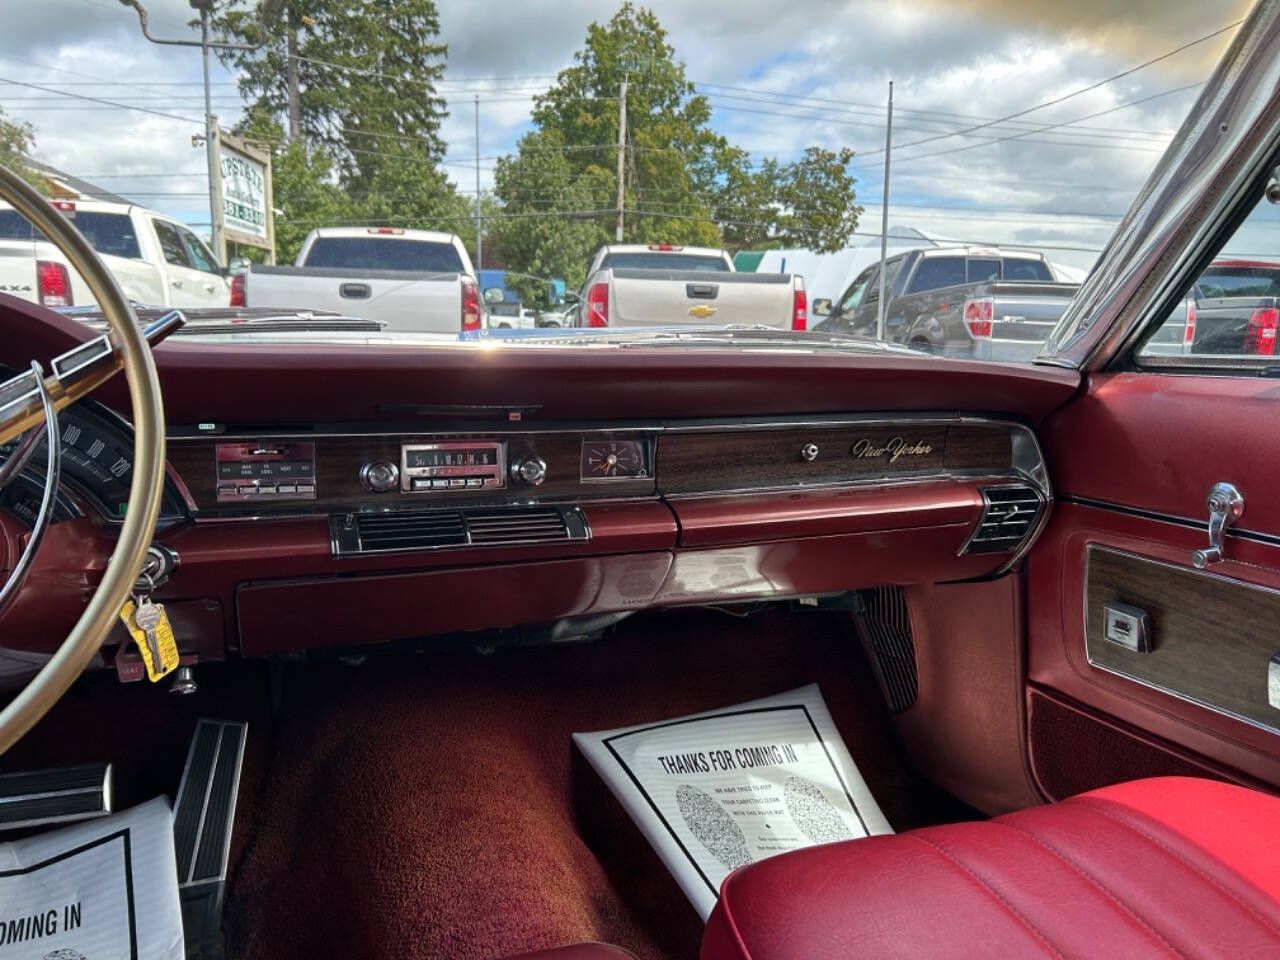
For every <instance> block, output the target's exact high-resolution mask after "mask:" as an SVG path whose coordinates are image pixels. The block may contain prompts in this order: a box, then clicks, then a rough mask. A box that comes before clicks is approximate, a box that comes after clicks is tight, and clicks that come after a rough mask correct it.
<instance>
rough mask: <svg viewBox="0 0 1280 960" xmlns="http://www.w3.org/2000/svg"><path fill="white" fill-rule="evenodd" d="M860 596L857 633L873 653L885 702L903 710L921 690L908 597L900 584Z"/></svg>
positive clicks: (867, 648) (897, 710)
mask: <svg viewBox="0 0 1280 960" xmlns="http://www.w3.org/2000/svg"><path fill="white" fill-rule="evenodd" d="M861 597H862V607H863V608H862V612H861V613H860V614H859V615H858V616H857V617H856V618H855V623H856V625H857V628H858V635H859V637H860V638H861V639H862V645H863V646H864V647H865V648H866V651H867V653H868V654H869V655H870V657H871V667H872V671H873V672H874V673H875V675H876V681H877V682H878V683H879V684H880V692H881V693H882V694H883V695H884V700H885V703H886V704H888V706H889V709H890V710H892V711H893V712H894V713H901V712H902V711H903V710H906V709H907V708H908V707H910V706H911V705H912V704H913V703H915V702H916V693H917V691H918V690H919V674H918V673H917V670H916V647H915V643H914V642H913V641H912V639H911V618H910V616H909V615H908V613H907V600H906V597H904V596H903V595H902V591H901V590H900V589H898V588H897V587H879V588H877V589H875V590H866V591H864V592H863V593H862V594H861Z"/></svg>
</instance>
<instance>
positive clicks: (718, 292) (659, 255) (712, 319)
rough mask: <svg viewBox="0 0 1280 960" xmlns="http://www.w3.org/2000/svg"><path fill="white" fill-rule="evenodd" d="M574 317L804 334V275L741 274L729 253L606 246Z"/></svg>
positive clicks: (612, 323) (583, 322)
mask: <svg viewBox="0 0 1280 960" xmlns="http://www.w3.org/2000/svg"><path fill="white" fill-rule="evenodd" d="M578 301H579V302H578V304H577V310H576V312H575V313H574V319H573V325H574V326H580V327H669V326H674V325H680V324H690V325H698V326H706V325H715V326H723V325H727V324H736V325H743V326H764V327H775V328H781V329H788V330H804V329H805V328H806V326H807V325H808V309H809V301H808V297H807V295H806V294H805V289H804V278H803V277H799V276H793V275H792V274H788V273H737V272H736V271H735V270H734V268H733V258H732V257H730V256H729V254H728V252H727V251H725V250H715V249H712V248H710V247H681V246H676V245H672V244H620V243H619V244H607V245H605V246H603V247H601V248H600V249H599V250H598V251H596V255H595V257H594V258H593V259H592V261H591V266H590V267H589V268H588V270H587V282H586V283H585V284H584V285H583V288H582V294H581V296H580V297H579V298H578Z"/></svg>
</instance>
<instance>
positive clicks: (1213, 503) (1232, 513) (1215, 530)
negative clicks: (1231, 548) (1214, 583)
mask: <svg viewBox="0 0 1280 960" xmlns="http://www.w3.org/2000/svg"><path fill="white" fill-rule="evenodd" d="M1205 503H1206V504H1207V505H1208V507H1209V546H1208V547H1206V548H1205V549H1204V550H1194V551H1192V553H1191V565H1192V566H1193V567H1195V568H1196V569H1197V570H1203V569H1204V568H1205V567H1207V566H1208V565H1209V564H1211V563H1217V562H1218V561H1219V560H1221V559H1222V557H1223V552H1222V551H1223V543H1222V538H1223V536H1224V535H1225V534H1226V532H1227V527H1229V526H1231V524H1233V523H1235V522H1236V521H1237V520H1239V519H1240V516H1241V514H1243V513H1244V496H1243V495H1242V494H1241V493H1240V491H1239V490H1237V489H1236V488H1235V485H1234V484H1230V483H1215V484H1214V485H1213V487H1212V488H1211V489H1210V490H1209V496H1208V497H1207V498H1206V499H1205Z"/></svg>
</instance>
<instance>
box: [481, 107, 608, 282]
mask: <svg viewBox="0 0 1280 960" xmlns="http://www.w3.org/2000/svg"><path fill="white" fill-rule="evenodd" d="M564 147H565V143H564V136H563V134H561V132H560V131H559V130H558V129H556V128H554V127H552V128H549V129H543V130H538V131H534V132H533V133H529V134H526V135H525V136H524V137H523V138H522V139H521V141H520V153H519V155H518V156H517V157H502V158H499V160H498V163H497V167H496V169H495V171H494V187H495V192H496V193H497V195H498V196H499V197H501V198H502V214H501V216H500V217H499V218H498V219H496V220H495V221H494V224H493V228H492V237H493V246H495V247H496V248H497V249H496V250H495V253H496V254H497V256H498V257H499V258H501V260H502V262H503V263H504V264H506V265H507V266H508V267H509V268H511V269H513V270H516V271H518V272H519V274H520V275H512V274H509V275H508V278H507V286H508V287H510V288H511V289H512V290H513V291H515V292H516V293H518V294H519V295H520V297H521V299H523V300H524V301H525V302H526V303H528V304H531V305H533V306H536V307H545V306H548V305H549V290H548V284H547V283H545V282H544V279H543V278H551V277H562V278H563V279H564V280H565V282H566V283H567V284H568V287H569V289H576V288H577V287H580V286H581V285H582V283H583V281H584V280H585V279H586V267H587V261H588V259H589V258H590V256H591V254H592V252H593V251H594V250H595V249H596V247H598V246H599V245H600V244H601V242H602V230H601V225H600V223H599V219H598V217H596V216H594V215H593V214H592V212H591V211H593V210H597V209H604V208H606V207H608V206H609V204H608V202H607V197H608V195H609V192H610V191H611V190H613V189H614V184H615V182H616V180H615V175H614V174H613V173H611V172H608V171H605V170H603V169H602V168H600V167H596V166H591V165H588V167H587V168H586V169H584V170H583V171H582V172H580V173H575V172H574V169H573V164H572V163H571V162H570V159H569V158H570V155H571V154H570V152H568V151H566V150H565V149H564Z"/></svg>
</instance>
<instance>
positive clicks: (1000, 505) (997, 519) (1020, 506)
mask: <svg viewBox="0 0 1280 960" xmlns="http://www.w3.org/2000/svg"><path fill="white" fill-rule="evenodd" d="M982 498H983V500H984V501H985V505H984V506H983V508H982V519H981V520H980V521H978V529H977V530H975V531H974V532H973V536H972V537H970V538H969V542H968V543H967V544H966V545H965V548H964V551H963V552H964V553H1012V552H1013V551H1015V550H1017V549H1018V547H1019V546H1020V545H1021V544H1022V542H1023V541H1024V540H1025V539H1026V538H1027V536H1028V535H1029V534H1030V533H1031V531H1032V530H1033V529H1035V525H1036V519H1037V518H1038V517H1039V516H1040V511H1041V509H1043V506H1044V501H1043V500H1042V499H1041V498H1040V494H1038V493H1037V492H1036V491H1035V490H1034V489H1032V488H1031V487H1026V486H1011V487H984V488H983V489H982Z"/></svg>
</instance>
